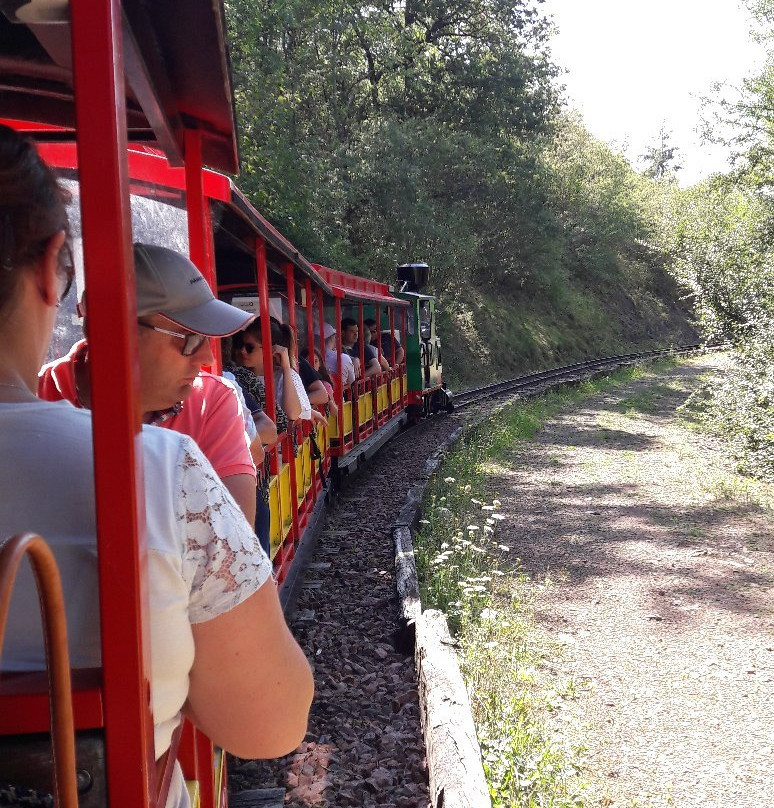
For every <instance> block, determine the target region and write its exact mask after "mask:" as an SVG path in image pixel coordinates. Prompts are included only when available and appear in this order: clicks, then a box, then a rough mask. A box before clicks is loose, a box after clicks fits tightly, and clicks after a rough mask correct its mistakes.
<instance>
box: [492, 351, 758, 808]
mask: <svg viewBox="0 0 774 808" xmlns="http://www.w3.org/2000/svg"><path fill="white" fill-rule="evenodd" d="M721 362H722V360H720V359H719V358H717V357H714V358H713V357H710V358H704V359H700V360H694V361H693V362H691V363H688V364H685V365H681V366H679V367H677V368H674V369H672V370H670V371H667V372H664V373H661V374H660V375H659V376H657V377H649V378H645V379H641V380H638V381H637V382H633V383H630V384H628V385H627V386H626V387H625V388H619V389H617V390H614V391H611V392H608V393H606V394H603V395H597V396H594V397H593V398H591V399H587V400H586V401H585V402H583V403H582V404H580V405H578V406H577V407H576V408H574V409H573V410H572V411H570V412H568V413H566V414H564V415H562V416H559V417H557V418H555V419H553V420H552V421H551V422H550V423H549V424H548V425H547V426H546V427H545V428H544V429H543V430H542V431H541V432H540V433H539V434H538V436H537V437H536V439H535V441H534V442H533V443H530V444H528V445H527V446H526V447H524V448H521V449H519V450H518V452H517V454H516V455H515V456H514V462H513V463H512V464H511V469H512V470H511V471H510V472H509V473H508V474H507V475H503V476H501V477H500V478H499V479H498V480H497V483H496V488H497V491H498V492H499V494H500V499H501V500H502V502H503V512H504V513H505V514H507V516H508V519H507V521H506V522H505V523H504V525H507V526H508V527H506V528H505V529H504V530H503V534H506V532H507V535H508V538H510V539H512V540H513V541H512V542H509V543H511V544H512V545H513V546H514V547H519V548H520V549H519V554H520V557H521V561H522V564H523V566H524V568H525V569H526V570H527V571H528V572H529V574H530V576H531V578H532V580H533V581H534V582H535V583H534V585H533V589H534V591H535V597H536V602H537V617H538V621H539V623H540V625H541V626H542V627H543V629H544V630H545V631H546V633H547V635H548V636H549V637H550V638H551V640H552V641H557V642H558V643H560V644H561V646H562V649H563V651H562V653H561V655H560V656H561V659H560V661H559V662H557V663H556V665H555V670H554V671H553V674H554V676H555V678H556V680H557V681H558V682H564V684H563V685H561V687H562V689H563V690H564V692H565V693H566V694H567V698H565V700H564V701H563V706H562V707H561V708H560V709H559V711H558V713H557V714H556V716H555V726H556V732H557V739H558V740H559V741H560V742H564V743H567V744H568V745H570V746H572V747H576V748H577V747H583V748H585V750H586V751H585V753H584V754H583V755H582V761H583V764H584V768H585V770H586V777H587V779H588V780H589V783H590V786H589V792H588V800H587V805H590V806H611V807H612V806H615V808H635V806H636V808H663V807H664V806H674V807H675V808H768V807H769V806H771V805H772V804H774V542H773V541H772V519H771V513H770V512H769V513H768V514H767V512H766V511H764V510H763V509H762V508H761V507H759V506H758V505H756V504H755V498H752V497H750V494H749V489H747V490H746V489H745V487H744V483H743V482H742V481H740V480H739V478H737V477H735V475H733V473H732V471H731V467H730V464H729V463H728V461H727V459H726V458H725V457H724V455H723V452H722V449H721V448H720V447H719V446H718V445H717V444H715V443H713V441H712V440H711V439H710V438H708V437H707V436H706V435H704V434H702V433H700V432H697V431H696V430H693V429H691V428H690V426H689V425H688V424H687V423H686V422H685V421H684V420H682V419H681V418H680V417H678V416H677V415H676V412H675V410H676V407H677V406H678V405H679V404H681V403H682V402H683V401H684V400H685V399H686V397H687V395H688V393H689V392H690V391H692V390H693V389H695V388H696V386H697V385H698V381H699V376H700V374H702V373H706V372H707V371H708V370H710V369H712V368H713V367H717V366H718V365H719V364H720V363H721ZM756 491H757V495H756V496H760V494H761V492H763V494H764V495H765V494H768V495H771V488H768V489H766V488H765V487H760V488H757V489H756Z"/></svg>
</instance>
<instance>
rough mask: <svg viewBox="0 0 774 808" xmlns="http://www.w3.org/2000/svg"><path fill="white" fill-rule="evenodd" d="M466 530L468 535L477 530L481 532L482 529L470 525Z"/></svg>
mask: <svg viewBox="0 0 774 808" xmlns="http://www.w3.org/2000/svg"><path fill="white" fill-rule="evenodd" d="M465 530H467V531H468V533H474V532H475V531H476V530H481V528H480V527H479V526H478V525H468V526H467V527H466V528H465Z"/></svg>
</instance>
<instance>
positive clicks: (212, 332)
mask: <svg viewBox="0 0 774 808" xmlns="http://www.w3.org/2000/svg"><path fill="white" fill-rule="evenodd" d="M134 271H135V277H136V285H137V316H138V317H143V316H145V315H148V314H163V315H164V316H165V317H166V318H167V319H168V320H171V321H172V322H173V323H177V325H181V326H183V328H187V329H188V330H189V331H194V332H195V333H197V334H205V335H206V336H208V337H227V336H228V335H229V334H234V333H236V332H237V331H241V330H242V329H243V328H244V327H245V326H246V325H247V324H248V323H250V322H251V321H252V320H254V319H255V315H254V314H250V313H249V312H246V311H242V310H241V309H238V308H237V307H236V306H232V305H230V304H228V303H224V302H223V301H222V300H218V299H217V298H216V297H215V295H213V293H212V290H211V289H210V287H209V284H208V283H207V281H206V280H205V279H204V275H202V273H201V272H199V270H198V269H197V268H196V266H195V265H194V264H193V263H192V262H191V261H189V260H188V258H186V257H185V256H184V255H181V254H180V253H179V252H175V251H174V250H168V249H167V248H166V247H159V246H157V245H155V244H140V243H135V244H134Z"/></svg>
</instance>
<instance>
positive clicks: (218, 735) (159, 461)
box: [0, 126, 312, 808]
mask: <svg viewBox="0 0 774 808" xmlns="http://www.w3.org/2000/svg"><path fill="white" fill-rule="evenodd" d="M66 202H67V197H66V194H65V193H64V191H63V190H62V189H61V188H60V186H59V185H58V183H57V181H56V178H55V177H54V175H53V173H52V172H51V170H50V169H49V168H48V166H46V164H45V163H44V162H43V161H42V160H41V159H40V157H39V155H38V153H37V151H36V149H35V147H34V145H33V144H32V143H31V142H30V141H28V140H26V139H23V138H22V137H20V136H19V135H18V134H17V133H16V132H14V131H13V130H12V129H9V128H8V127H5V126H0V490H2V492H3V496H2V498H1V499H0V536H3V537H7V536H12V535H14V534H17V533H22V532H27V531H31V532H34V533H38V534H40V535H41V536H43V538H44V539H46V541H47V542H48V543H49V544H50V546H51V548H52V550H53V551H54V554H55V556H56V558H57V561H58V564H59V568H60V572H61V576H62V584H63V590H64V595H65V604H66V610H67V621H68V637H69V646H70V660H71V664H72V666H73V667H76V668H77V667H98V666H99V665H100V653H101V652H100V634H99V602H98V577H97V565H96V516H95V493H94V470H93V453H92V429H91V413H90V412H89V411H88V410H85V409H77V408H75V407H73V406H72V405H71V404H69V403H67V402H58V403H51V402H46V401H41V400H40V399H38V398H37V397H36V395H35V391H36V390H37V386H38V378H37V377H38V370H39V369H40V366H41V365H42V364H43V361H44V359H45V356H46V352H47V350H48V346H49V342H50V339H51V333H52V330H53V327H54V321H55V317H56V310H57V307H58V306H59V303H60V302H61V300H62V297H63V296H64V295H65V294H66V293H67V291H68V290H69V287H70V283H71V281H72V277H73V270H72V266H71V262H70V261H69V249H68V247H67V238H68V232H69V229H68V221H67V213H66V209H65V205H66ZM141 447H142V452H143V461H144V462H143V465H144V481H145V491H144V498H145V505H146V525H147V535H146V542H147V548H148V589H149V595H150V598H149V600H150V613H149V618H150V620H149V622H150V635H151V636H150V646H151V660H152V670H151V700H152V707H153V718H154V731H155V732H154V735H155V752H156V757H157V759H158V758H160V757H161V756H162V755H163V754H164V753H165V752H166V750H167V749H168V748H169V746H170V741H171V738H172V734H173V732H174V729H175V728H176V726H177V725H178V724H179V723H180V720H181V715H182V713H185V714H186V715H187V716H188V717H189V718H191V720H192V721H193V722H194V723H195V724H196V725H197V726H199V727H200V728H201V729H202V730H203V731H204V732H205V733H207V735H209V736H210V737H211V738H212V739H213V741H214V742H215V743H217V744H219V745H220V746H223V747H224V748H225V749H227V750H229V751H232V752H234V754H237V755H239V756H240V757H275V756H277V755H281V754H285V753H287V752H289V751H291V750H292V749H293V748H295V747H296V746H297V744H298V743H299V742H300V741H301V740H302V738H303V737H304V733H305V731H306V719H307V713H308V708H309V703H310V701H311V695H312V678H311V674H310V671H309V666H308V664H307V662H306V660H305V658H304V655H303V652H302V651H301V649H300V648H299V647H298V645H297V644H296V643H295V641H294V640H293V637H292V635H291V634H290V632H289V631H288V628H287V626H286V625H285V621H284V618H283V616H282V610H281V608H280V605H279V599H278V597H277V592H276V588H275V586H274V584H273V582H272V580H271V564H270V563H269V561H268V559H267V558H266V556H265V554H264V553H263V552H262V551H261V549H260V546H259V545H258V542H257V539H256V538H255V535H254V534H253V532H252V529H251V528H250V526H249V525H248V524H247V522H246V521H245V518H244V516H243V514H242V513H241V511H240V510H239V508H238V507H237V505H236V503H235V502H234V500H233V499H232V498H231V496H230V495H229V494H228V492H227V490H226V489H225V488H224V487H223V485H222V483H221V482H220V480H219V479H218V477H217V475H216V474H215V472H214V471H213V469H212V467H211V466H210V464H209V462H208V461H207V460H206V459H205V457H204V455H202V453H201V452H200V450H199V449H198V447H197V446H196V444H195V443H194V442H193V441H192V440H191V439H190V438H189V437H187V436H185V435H182V434H180V433H177V432H172V431H170V430H165V429H160V428H158V427H152V426H146V427H144V428H143V430H142V436H141ZM73 481H77V482H76V484H75V485H73V484H72V482H73ZM236 570H238V573H237V572H235V571H236ZM37 614H38V608H37V597H36V594H35V585H34V583H33V580H32V574H31V572H30V571H29V570H28V569H24V570H21V571H20V573H19V577H18V579H17V583H16V586H15V589H14V594H13V599H12V603H11V610H10V616H9V624H8V627H7V631H6V638H5V646H4V648H3V657H2V668H3V670H11V671H29V670H40V669H42V668H44V667H45V655H44V650H43V640H42V634H41V630H40V624H39V620H38V619H37ZM277 677H280V678H281V679H282V682H283V687H282V688H280V689H279V690H278V689H277V688H276V687H274V683H275V681H276V679H277ZM283 694H287V696H286V697H284V696H283ZM187 804H188V796H187V791H186V789H185V785H184V782H183V779H182V774H181V772H180V768H179V767H176V770H175V773H174V775H173V782H172V785H171V787H170V791H169V798H168V801H167V806H168V807H171V806H175V808H177V807H178V806H184V805H187Z"/></svg>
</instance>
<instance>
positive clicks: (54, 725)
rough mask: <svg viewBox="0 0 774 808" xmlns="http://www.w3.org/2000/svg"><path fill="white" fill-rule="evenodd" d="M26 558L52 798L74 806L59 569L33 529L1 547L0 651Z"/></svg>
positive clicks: (70, 705) (72, 727) (69, 693)
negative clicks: (45, 701) (42, 678)
mask: <svg viewBox="0 0 774 808" xmlns="http://www.w3.org/2000/svg"><path fill="white" fill-rule="evenodd" d="M25 556H27V557H29V561H30V565H31V567H32V572H33V574H34V576H35V585H36V587H37V590H38V600H39V602H40V614H41V620H42V623H43V637H44V639H45V649H46V666H47V669H48V689H49V706H50V710H51V744H52V749H53V759H54V798H55V800H56V805H57V806H58V808H78V787H77V785H78V784H77V779H76V768H75V725H74V720H73V702H72V690H71V685H70V658H69V654H68V650H67V623H66V620H65V607H64V597H63V595H62V582H61V580H60V578H59V569H58V568H57V565H56V560H55V558H54V554H53V553H52V552H51V548H50V547H49V546H48V544H46V542H45V541H44V540H43V539H42V538H41V537H40V536H38V535H36V534H35V533H20V534H18V535H16V536H13V537H12V538H10V539H8V540H7V541H6V542H4V543H3V545H2V546H0V649H2V647H3V640H4V639H5V626H6V621H7V618H8V609H9V607H10V603H11V594H12V592H13V586H14V582H15V581H16V574H17V572H18V571H19V567H20V565H21V562H22V561H23V560H24V557H25Z"/></svg>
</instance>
